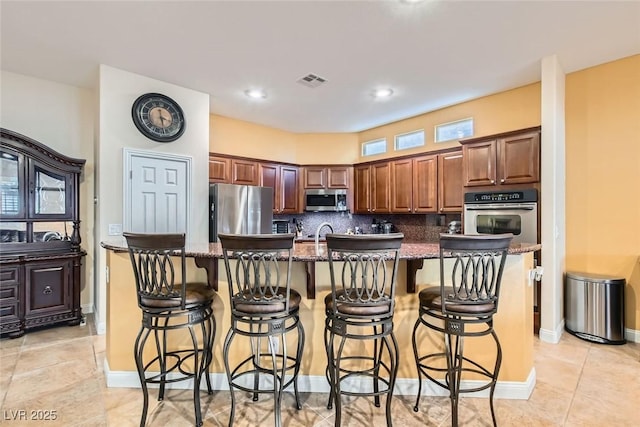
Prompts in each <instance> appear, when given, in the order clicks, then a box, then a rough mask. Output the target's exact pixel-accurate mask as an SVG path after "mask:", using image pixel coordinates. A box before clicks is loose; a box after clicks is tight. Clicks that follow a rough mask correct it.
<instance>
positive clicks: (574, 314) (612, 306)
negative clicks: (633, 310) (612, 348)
mask: <svg viewBox="0 0 640 427" xmlns="http://www.w3.org/2000/svg"><path fill="white" fill-rule="evenodd" d="M625 282H626V281H625V279H624V278H616V277H610V276H604V275H599V274H587V273H573V272H567V273H566V275H565V281H564V319H565V329H566V330H567V331H568V332H570V333H571V334H573V335H575V336H577V337H579V338H582V339H585V340H588V341H594V342H597V343H602V344H624V343H625V342H626V341H625V338H624V287H625Z"/></svg>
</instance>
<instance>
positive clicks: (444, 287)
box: [412, 234, 513, 426]
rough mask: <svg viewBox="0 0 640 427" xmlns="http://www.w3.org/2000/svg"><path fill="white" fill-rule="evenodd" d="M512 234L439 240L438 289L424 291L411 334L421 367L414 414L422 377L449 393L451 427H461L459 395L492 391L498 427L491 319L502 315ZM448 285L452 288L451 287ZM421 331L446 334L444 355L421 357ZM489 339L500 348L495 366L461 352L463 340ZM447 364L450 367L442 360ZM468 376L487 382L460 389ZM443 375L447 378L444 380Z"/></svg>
mask: <svg viewBox="0 0 640 427" xmlns="http://www.w3.org/2000/svg"><path fill="white" fill-rule="evenodd" d="M512 238H513V235H512V234H497V235H474V236H469V235H456V234H441V235H440V286H432V287H428V288H425V289H423V290H422V291H420V294H419V300H420V302H419V306H420V307H419V316H418V320H417V321H416V323H415V326H414V328H413V334H412V342H413V353H414V356H415V360H416V366H417V368H418V396H417V398H416V405H415V406H414V408H413V410H414V411H415V412H418V404H419V402H420V394H421V389H422V377H423V376H424V377H426V378H428V379H429V380H431V381H433V382H434V383H435V384H437V385H439V386H440V387H443V388H445V389H446V390H448V392H449V399H450V400H451V425H452V426H457V425H458V400H459V395H460V393H470V392H476V391H480V390H485V389H489V405H490V407H491V418H492V420H493V425H494V426H495V425H496V416H495V411H494V408H493V394H494V392H495V388H496V382H497V379H498V373H499V372H500V364H501V363H502V348H501V347H500V341H499V340H498V336H497V335H496V333H495V331H494V329H493V315H494V314H495V313H496V312H497V311H498V297H499V295H500V283H501V281H502V272H503V270H504V264H505V261H506V257H507V251H508V249H509V244H510V243H511V239H512ZM445 258H452V260H451V262H452V267H451V268H452V270H451V276H450V278H449V280H447V278H446V277H445V268H444V265H445ZM447 282H449V283H447ZM420 326H426V327H427V328H429V329H432V330H435V331H438V332H441V333H443V334H444V345H445V348H444V352H441V353H432V354H426V355H420V352H419V350H418V342H417V339H416V334H417V332H418V328H419V327H420ZM486 335H491V336H492V337H493V340H494V342H495V345H496V351H497V353H496V360H495V364H494V366H493V367H486V366H483V365H482V364H480V363H478V362H477V361H474V360H471V359H470V358H469V357H467V356H465V355H464V353H463V348H464V347H463V344H464V338H465V337H469V338H471V337H482V336H486ZM443 358H444V359H446V368H444V367H442V366H443V365H444V364H443V363H441V364H438V362H442V359H443ZM464 372H467V373H473V374H477V375H479V376H480V377H481V378H484V379H485V380H486V382H485V381H483V383H482V384H480V385H479V386H475V387H471V386H469V387H462V386H461V380H462V375H463V373H464ZM437 374H440V375H444V379H442V378H441V377H440V376H439V378H436V377H435V375H437Z"/></svg>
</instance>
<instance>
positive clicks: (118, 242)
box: [101, 238, 542, 261]
mask: <svg viewBox="0 0 640 427" xmlns="http://www.w3.org/2000/svg"><path fill="white" fill-rule="evenodd" d="M101 246H102V247H103V248H105V249H109V250H113V251H116V252H121V251H126V250H127V243H126V241H125V240H124V238H114V239H110V240H107V241H103V242H101ZM541 247H542V245H540V244H536V243H514V244H512V245H511V247H510V248H509V254H514V255H517V254H523V253H527V252H534V251H537V250H540V248H541ZM320 249H321V254H320V255H316V249H315V242H313V241H295V242H294V246H293V261H327V259H328V258H327V255H326V243H325V242H321V244H320ZM186 254H187V256H188V257H195V258H222V247H221V245H220V243H188V244H187V246H186ZM439 255H440V252H439V245H438V243H428V242H412V241H405V242H404V243H402V247H401V248H400V258H401V259H405V260H416V259H427V258H438V257H439Z"/></svg>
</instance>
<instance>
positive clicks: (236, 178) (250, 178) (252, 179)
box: [231, 159, 260, 185]
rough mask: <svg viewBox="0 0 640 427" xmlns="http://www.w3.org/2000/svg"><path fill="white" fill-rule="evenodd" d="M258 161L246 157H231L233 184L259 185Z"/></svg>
mask: <svg viewBox="0 0 640 427" xmlns="http://www.w3.org/2000/svg"><path fill="white" fill-rule="evenodd" d="M258 164H259V163H258V162H256V161H253V160H244V159H231V184H238V185H259V184H258V183H259V181H260V180H259V178H258V177H259V175H258V173H259V171H258Z"/></svg>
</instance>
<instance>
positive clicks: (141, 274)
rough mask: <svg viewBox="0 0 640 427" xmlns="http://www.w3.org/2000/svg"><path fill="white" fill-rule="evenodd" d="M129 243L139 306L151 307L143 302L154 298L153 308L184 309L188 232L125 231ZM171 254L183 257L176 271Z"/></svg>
mask: <svg viewBox="0 0 640 427" xmlns="http://www.w3.org/2000/svg"><path fill="white" fill-rule="evenodd" d="M123 236H124V237H125V239H126V240H127V245H128V246H129V257H130V258H131V265H132V266H133V273H134V276H135V279H136V291H137V295H138V306H139V307H140V308H143V309H145V308H149V307H148V305H147V304H145V303H144V301H153V302H154V304H152V305H153V309H161V308H162V307H165V308H169V307H171V308H177V306H179V307H180V308H181V309H182V310H184V309H185V296H186V258H185V250H184V246H185V235H184V233H182V234H160V233H123ZM172 257H178V258H179V260H180V272H179V273H176V269H175V266H174V263H173V259H172Z"/></svg>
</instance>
